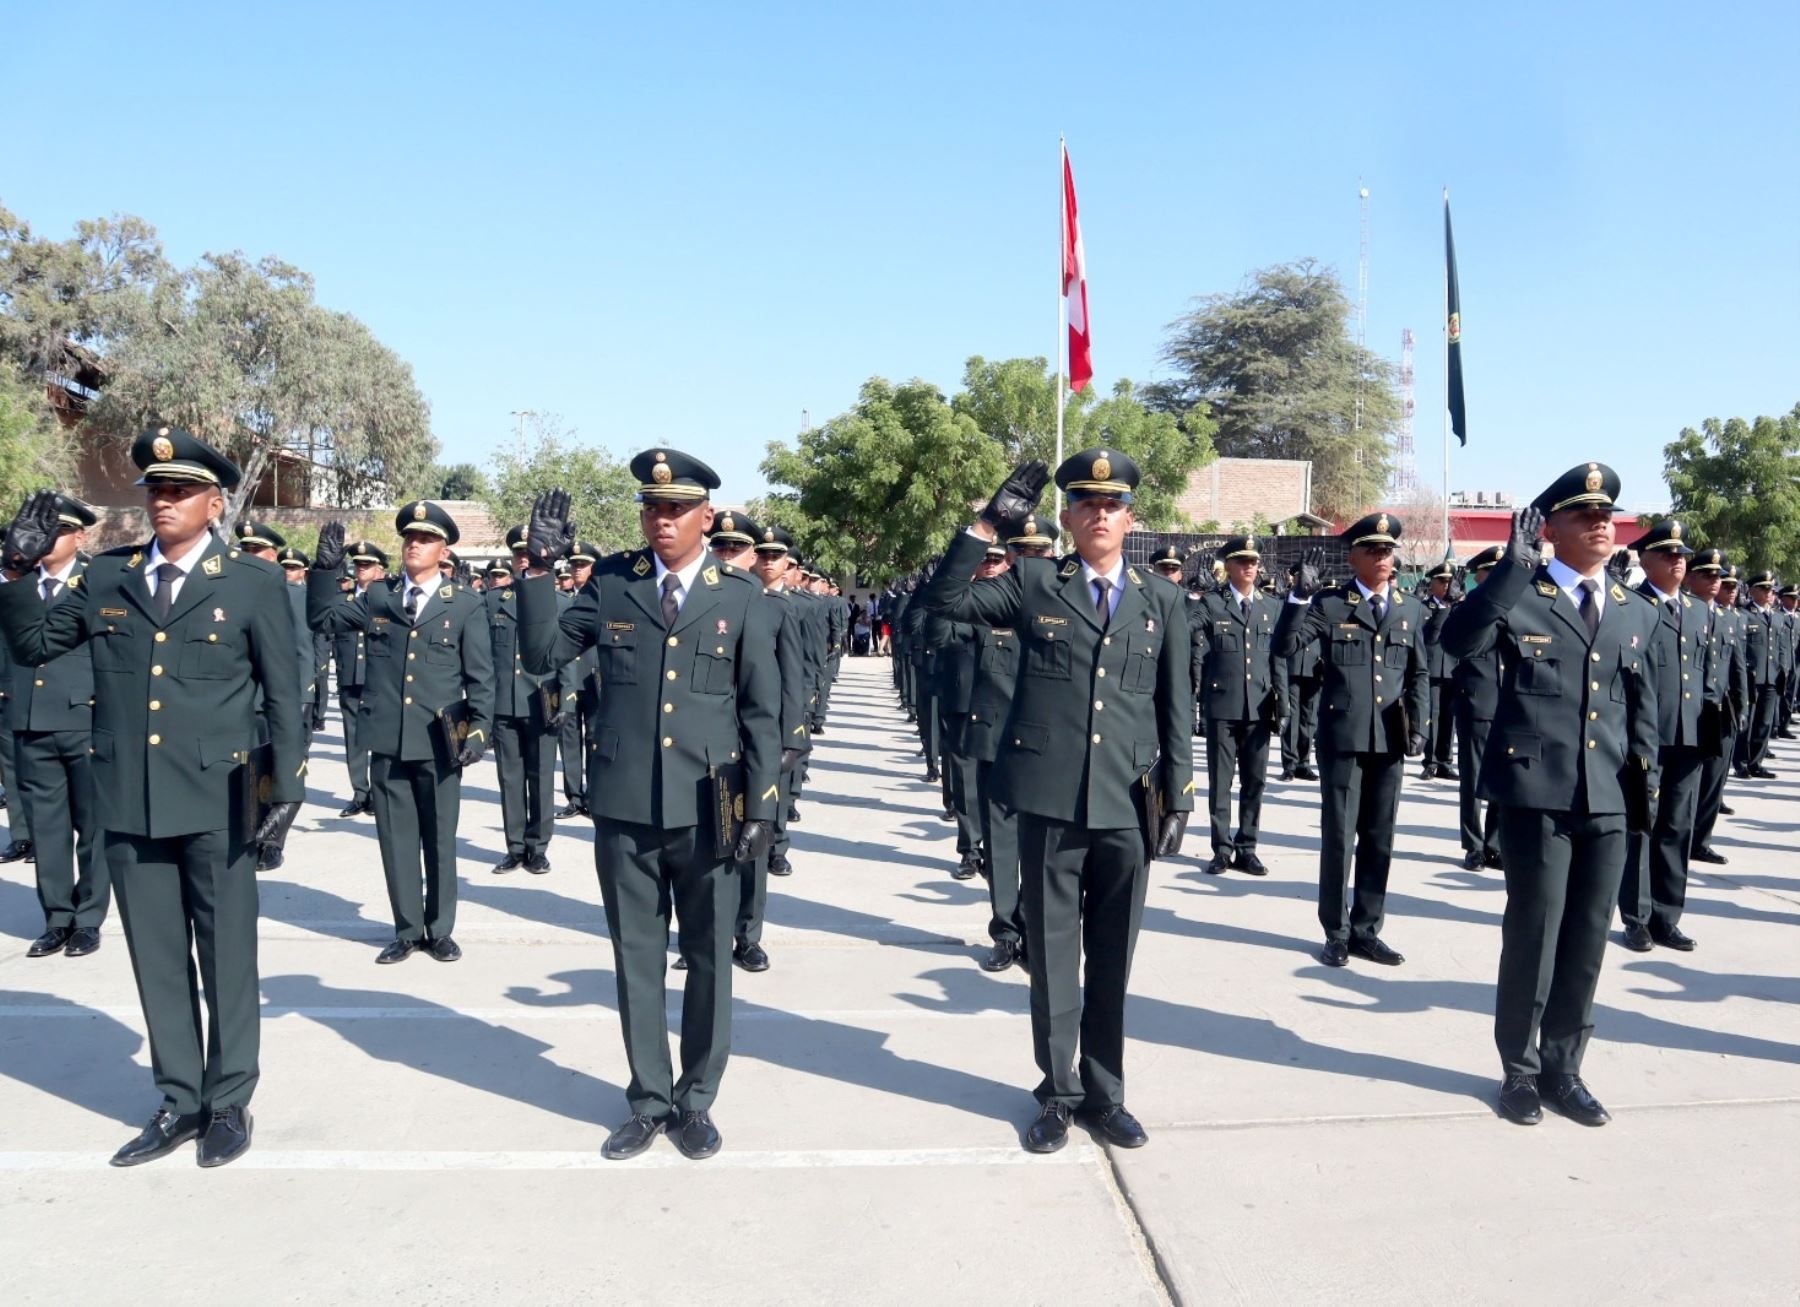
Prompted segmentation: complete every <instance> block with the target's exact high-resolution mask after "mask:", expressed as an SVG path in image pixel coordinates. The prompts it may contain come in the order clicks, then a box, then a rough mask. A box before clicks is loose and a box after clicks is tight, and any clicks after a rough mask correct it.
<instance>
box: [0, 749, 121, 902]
mask: <svg viewBox="0 0 1800 1307" xmlns="http://www.w3.org/2000/svg"><path fill="white" fill-rule="evenodd" d="M90 739H91V736H90V734H89V732H87V731H20V732H19V733H18V742H17V744H16V746H15V747H16V749H17V752H18V758H19V764H20V769H19V777H18V780H19V789H20V795H19V797H18V798H17V799H16V800H15V802H16V803H18V805H19V806H20V807H21V808H26V807H29V808H30V810H31V812H32V814H33V815H34V816H35V817H36V818H37V821H36V823H35V825H34V826H33V828H32V829H33V831H34V833H35V839H34V842H33V844H32V852H33V853H35V854H36V855H37V890H38V903H39V905H40V906H42V907H43V909H44V925H45V926H46V927H48V928H50V929H56V928H58V927H62V928H65V929H66V928H68V927H71V926H98V925H99V924H100V923H101V922H103V921H105V920H106V909H107V908H108V906H110V905H111V903H112V882H111V880H110V878H109V877H108V876H107V874H106V851H105V850H104V849H98V848H96V847H95V842H96V841H95V836H96V835H98V834H99V831H98V829H97V827H98V823H97V822H96V821H95V819H94V782H93V778H92V776H91V774H90V773H89V771H88V743H89V740H90Z"/></svg>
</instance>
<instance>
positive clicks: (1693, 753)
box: [1619, 745, 1706, 934]
mask: <svg viewBox="0 0 1800 1307" xmlns="http://www.w3.org/2000/svg"><path fill="white" fill-rule="evenodd" d="M1658 757H1659V759H1660V766H1661V769H1662V788H1661V789H1660V790H1658V791H1657V795H1656V820H1655V822H1654V823H1653V824H1652V827H1651V830H1650V834H1649V835H1648V837H1646V836H1644V835H1640V834H1638V833H1637V832H1636V831H1632V832H1630V833H1629V834H1628V835H1627V836H1626V839H1625V862H1624V868H1625V870H1624V875H1623V876H1621V877H1620V879H1619V915H1620V917H1621V918H1623V919H1624V922H1625V925H1626V927H1627V928H1630V927H1632V926H1647V927H1649V928H1650V929H1651V930H1652V931H1654V932H1655V933H1657V934H1664V933H1666V932H1668V931H1669V930H1671V929H1673V928H1674V926H1675V924H1676V923H1677V922H1679V921H1680V920H1681V910H1682V908H1683V907H1685V906H1686V904H1687V878H1688V854H1689V853H1690V852H1692V851H1693V843H1694V819H1695V816H1696V815H1697V813H1698V811H1699V807H1700V790H1701V786H1702V784H1703V783H1704V780H1705V770H1706V759H1705V758H1703V757H1701V755H1700V751H1699V750H1698V749H1692V748H1686V747H1683V746H1681V745H1672V746H1670V747H1668V748H1665V749H1661V750H1659V751H1658Z"/></svg>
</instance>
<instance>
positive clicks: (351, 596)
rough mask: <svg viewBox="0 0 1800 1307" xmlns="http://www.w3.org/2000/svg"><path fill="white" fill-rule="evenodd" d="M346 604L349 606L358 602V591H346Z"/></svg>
mask: <svg viewBox="0 0 1800 1307" xmlns="http://www.w3.org/2000/svg"><path fill="white" fill-rule="evenodd" d="M344 602H345V603H347V604H353V603H355V602H356V591H354V590H348V591H345V593H344Z"/></svg>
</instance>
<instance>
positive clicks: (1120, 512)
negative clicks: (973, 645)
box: [920, 449, 1194, 1153]
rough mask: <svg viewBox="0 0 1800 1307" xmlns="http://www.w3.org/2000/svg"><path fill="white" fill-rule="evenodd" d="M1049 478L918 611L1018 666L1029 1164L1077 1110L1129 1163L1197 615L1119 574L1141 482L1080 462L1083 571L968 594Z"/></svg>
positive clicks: (1035, 481)
mask: <svg viewBox="0 0 1800 1307" xmlns="http://www.w3.org/2000/svg"><path fill="white" fill-rule="evenodd" d="M1046 471H1047V470H1046V468H1045V467H1044V465H1043V464H1042V463H1026V464H1024V465H1022V466H1021V467H1019V468H1018V469H1016V470H1015V471H1014V472H1013V473H1012V475H1011V476H1009V477H1008V478H1007V480H1006V482H1005V483H1004V484H1003V485H1002V486H1001V488H1000V490H999V491H998V493H996V494H995V496H994V498H993V499H992V500H991V501H989V503H988V505H987V507H986V508H985V509H983V510H982V513H981V516H980V518H979V519H978V520H977V521H976V523H975V524H974V525H973V526H972V527H970V529H969V530H968V531H966V532H964V533H962V534H961V535H959V536H958V537H957V538H956V539H955V541H954V542H953V543H952V544H951V546H950V549H949V551H948V552H947V553H946V554H945V556H944V560H943V562H942V563H941V564H940V565H939V567H938V569H937V572H936V574H935V575H934V576H933V577H932V579H931V581H930V583H929V584H928V585H927V586H926V587H925V589H924V590H923V591H922V592H921V594H920V602H921V604H922V605H923V606H924V607H925V608H927V609H929V610H930V611H932V612H934V613H936V614H938V615H939V616H942V617H947V618H950V619H951V620H953V621H960V622H972V623H982V624H985V625H988V626H994V627H1001V628H1006V629H1010V630H1013V631H1015V632H1017V633H1018V638H1019V640H1020V642H1021V644H1022V647H1023V652H1024V656H1023V662H1022V670H1021V671H1020V674H1019V685H1018V693H1017V694H1016V695H1015V696H1014V699H1013V705H1012V712H1011V715H1010V716H1009V718H1008V720H1007V724H1006V727H1005V731H1004V734H1003V735H1002V736H1001V739H1000V748H999V752H998V754H997V756H996V759H995V769H996V771H997V772H998V778H997V780H998V784H999V786H1000V789H1001V792H1002V794H1003V796H1004V797H1005V799H1006V800H1007V802H1008V803H1010V804H1011V805H1012V807H1013V808H1014V809H1015V810H1016V811H1017V812H1018V814H1019V863H1020V873H1021V882H1022V891H1023V899H1024V908H1025V926H1026V938H1027V940H1028V948H1029V950H1030V954H1031V965H1030V973H1031V1032H1032V1045H1033V1050H1034V1052H1035V1054H1036V1057H1037V1064H1038V1069H1039V1070H1040V1071H1042V1072H1043V1079H1042V1080H1041V1081H1040V1082H1039V1084H1038V1087H1037V1090H1036V1097H1037V1100H1038V1103H1039V1112H1038V1117H1037V1119H1036V1120H1035V1121H1033V1122H1032V1123H1031V1125H1030V1127H1029V1128H1028V1129H1027V1130H1026V1132H1025V1141H1024V1142H1025V1147H1026V1148H1027V1149H1029V1150H1030V1151H1032V1152H1045V1153H1047V1152H1054V1151H1055V1150H1057V1149H1059V1148H1061V1147H1062V1146H1063V1144H1064V1143H1065V1142H1066V1141H1067V1138H1068V1131H1069V1122H1070V1119H1071V1117H1072V1115H1073V1113H1074V1112H1075V1111H1076V1110H1078V1109H1079V1110H1083V1111H1085V1112H1086V1113H1087V1114H1089V1116H1090V1117H1091V1119H1092V1120H1093V1122H1094V1124H1095V1126H1096V1127H1097V1128H1098V1129H1099V1130H1100V1132H1101V1133H1102V1134H1103V1135H1104V1136H1105V1137H1106V1138H1107V1139H1108V1140H1110V1141H1111V1142H1112V1143H1114V1144H1117V1145H1119V1146H1120V1147H1125V1148H1135V1147H1139V1146H1140V1145H1142V1144H1144V1143H1146V1142H1147V1136H1146V1135H1145V1133H1144V1128H1143V1126H1141V1125H1140V1124H1139V1123H1138V1121H1137V1119H1136V1118H1135V1117H1134V1116H1133V1115H1132V1114H1131V1112H1130V1111H1128V1110H1127V1109H1126V1107H1125V1066H1124V1053H1125V994H1126V986H1127V982H1128V980H1129V978H1130V974H1131V955H1132V949H1133V946H1134V944H1135V943H1136V939H1137V931H1138V926H1139V924H1140V922H1141V921H1142V917H1143V908H1144V890H1145V886H1146V884H1147V882H1148V879H1149V871H1148V868H1149V862H1150V858H1151V857H1152V856H1156V857H1166V856H1168V855H1170V854H1172V853H1174V852H1176V851H1177V850H1178V849H1179V848H1180V847H1181V838H1182V835H1183V833H1184V832H1185V831H1186V828H1187V815H1188V813H1189V812H1190V811H1191V810H1192V807H1193V790H1194V784H1193V780H1192V776H1193V764H1192V762H1191V754H1192V746H1191V744H1190V740H1191V738H1192V737H1191V734H1190V732H1191V729H1192V727H1191V724H1190V723H1191V722H1192V720H1193V711H1194V709H1193V702H1192V693H1191V682H1190V679H1189V678H1190V675H1191V672H1190V666H1189V659H1188V646H1189V637H1188V623H1187V615H1186V613H1185V612H1184V611H1183V609H1182V603H1183V600H1182V594H1181V591H1180V590H1178V589H1177V588H1176V587H1174V586H1172V585H1169V584H1168V583H1167V582H1165V581H1164V580H1163V579H1162V578H1161V577H1159V576H1156V575H1155V574H1154V573H1150V572H1148V571H1145V572H1139V571H1138V570H1137V569H1136V568H1134V567H1128V566H1126V564H1125V559H1124V555H1123V548H1124V543H1125V535H1126V533H1127V532H1128V531H1130V530H1131V527H1132V510H1131V503H1132V495H1133V491H1134V490H1135V489H1136V488H1137V484H1138V479H1139V474H1138V468H1137V464H1136V463H1135V462H1133V461H1132V460H1131V459H1130V458H1128V457H1127V456H1126V455H1124V454H1122V453H1118V452H1117V451H1114V450H1108V449H1088V450H1083V451H1082V452H1081V453H1079V454H1075V455H1073V456H1072V457H1070V458H1068V459H1066V460H1064V462H1063V464H1062V465H1061V466H1060V467H1059V468H1058V469H1057V471H1056V482H1057V485H1058V486H1060V487H1061V488H1062V489H1063V490H1064V491H1065V492H1066V493H1067V494H1068V496H1069V507H1068V509H1067V510H1066V511H1065V512H1064V513H1063V515H1062V519H1063V520H1062V524H1063V526H1064V527H1065V528H1067V529H1068V530H1069V532H1070V533H1071V534H1072V535H1073V536H1074V538H1075V552H1074V553H1072V554H1070V555H1068V556H1067V557H1066V558H1064V559H1063V560H1062V562H1061V563H1060V564H1056V563H1052V562H1050V561H1048V560H1037V559H1029V558H1027V559H1021V560H1019V562H1018V564H1017V565H1016V566H1014V567H1013V568H1011V569H1010V570H1008V571H1007V572H1006V573H1004V574H1003V575H1000V576H995V577H992V578H989V579H987V580H984V581H972V580H971V579H970V578H971V577H972V576H973V575H974V573H975V570H976V567H977V566H978V564H980V562H981V561H982V559H983V558H984V557H985V556H986V553H987V546H988V545H989V544H991V543H993V542H994V541H995V540H997V539H1005V538H1007V536H1008V535H1009V534H1012V533H1015V531H1016V524H1017V523H1018V522H1020V521H1021V520H1023V519H1024V518H1025V517H1027V516H1028V515H1030V514H1032V512H1033V511H1034V510H1035V508H1036V506H1037V501H1038V497H1039V496H1040V495H1041V494H1042V492H1043V488H1044V482H1045V479H1046ZM1135 800H1142V801H1143V802H1144V806H1139V802H1138V801H1135ZM1159 802H1160V805H1161V809H1162V815H1161V817H1160V819H1156V814H1157V812H1158V810H1159V809H1158V803H1159ZM1146 810H1147V811H1148V813H1149V817H1148V818H1147V817H1146V815H1145V814H1146ZM1146 828H1148V829H1146ZM1084 949H1085V954H1086V970H1085V973H1084V972H1083V968H1082V958H1083V952H1084Z"/></svg>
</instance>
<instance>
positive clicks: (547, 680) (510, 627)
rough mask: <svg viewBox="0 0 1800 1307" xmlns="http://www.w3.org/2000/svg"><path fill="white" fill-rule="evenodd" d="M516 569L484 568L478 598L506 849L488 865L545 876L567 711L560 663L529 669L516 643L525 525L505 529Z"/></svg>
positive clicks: (498, 565)
mask: <svg viewBox="0 0 1800 1307" xmlns="http://www.w3.org/2000/svg"><path fill="white" fill-rule="evenodd" d="M506 547H507V549H508V550H510V551H511V553H512V555H513V558H514V560H515V562H514V567H511V568H509V567H507V566H506V565H505V564H504V563H496V565H495V566H493V567H490V568H489V569H488V580H489V586H488V590H487V592H486V593H485V594H484V595H483V596H482V601H483V602H484V603H485V605H486V607H487V621H488V630H489V632H490V634H491V635H492V637H493V655H494V657H493V662H494V763H495V766H496V768H497V770H498V771H499V773H500V821H501V826H502V829H503V831H504V833H505V836H506V854H505V856H504V857H502V858H501V859H500V861H499V862H496V863H495V864H494V868H493V870H494V872H495V873H496V874H500V875H503V874H505V873H506V872H509V871H517V870H518V869H519V868H520V867H523V868H525V870H527V871H529V872H531V873H533V874H534V875H540V876H541V875H543V874H544V873H545V872H547V871H549V870H550V856H549V847H550V836H551V833H552V830H553V828H554V826H555V816H556V810H555V802H556V748H557V743H558V741H559V740H560V739H561V736H562V729H563V724H564V722H565V721H566V720H567V718H568V714H567V712H566V710H565V709H564V708H563V705H562V677H563V675H564V673H565V672H566V670H567V669H566V668H557V669H555V671H553V672H550V673H545V674H539V673H537V672H529V671H527V670H526V669H525V663H524V660H523V657H522V655H521V651H520V647H519V621H520V617H519V605H518V603H517V591H516V589H515V587H514V585H513V576H514V571H515V569H519V568H522V567H523V565H524V562H525V553H526V548H525V528H524V527H523V526H515V527H513V528H512V529H511V530H510V531H508V532H507V533H506Z"/></svg>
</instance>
